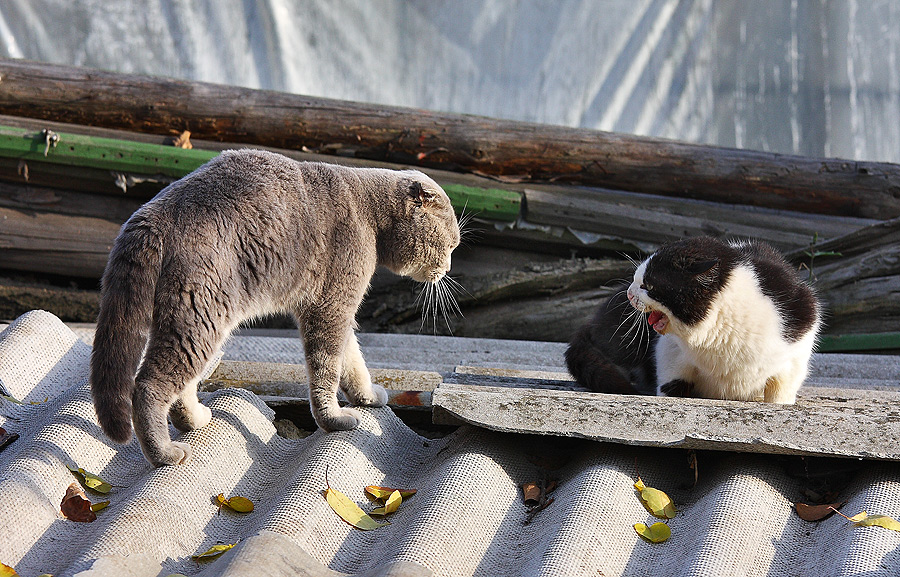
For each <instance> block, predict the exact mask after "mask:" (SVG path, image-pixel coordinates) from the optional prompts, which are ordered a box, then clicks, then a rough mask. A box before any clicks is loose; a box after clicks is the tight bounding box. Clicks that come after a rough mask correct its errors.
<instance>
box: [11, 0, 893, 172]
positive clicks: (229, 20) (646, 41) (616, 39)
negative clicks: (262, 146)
mask: <svg viewBox="0 0 900 577" xmlns="http://www.w3.org/2000/svg"><path fill="white" fill-rule="evenodd" d="M0 56H8V57H14V58H27V59H33V60H41V61H47V62H53V63H58V64H73V65H83V66H90V67H97V68H102V69H108V70H116V71H120V72H135V73H147V74H156V75H166V76H175V77H181V78H186V79H193V80H203V81H211V82H218V83H226V84H236V85H242V86H249V87H260V88H268V89H275V90H282V91H288V92H295V93H302V94H309V95H315V96H324V97H330V98H339V99H347V100H355V101H364V102H375V103H381V104H389V105H403V106H414V107H421V108H430V109H436V110H443V111H450V112H461V113H473V114H482V115H488V116H494V117H500V118H510V119H517V120H529V121H538V122H544V123H550V124H563V125H570V126H581V127H590V128H598V129H602V130H613V131H620V132H630V133H637V134H645V135H652V136H662V137H667V138H675V139H680V140H687V141H693V142H702V143H709V144H719V145H724V146H736V147H738V148H750V149H757V150H766V151H773V152H784V153H797V154H804V155H809V156H837V157H844V158H854V159H861V160H883V161H892V162H900V4H898V3H897V2H895V1H894V0H773V1H767V2H762V3H759V2H745V1H744V0H717V1H713V0H607V1H598V0H307V1H303V2H296V1H293V0H257V1H253V2H247V1H244V0H216V1H211V0H148V1H146V2H141V3H140V5H139V7H138V5H136V4H135V3H133V2H131V1H129V0H75V1H72V2H59V1H57V0H4V2H2V3H0Z"/></svg>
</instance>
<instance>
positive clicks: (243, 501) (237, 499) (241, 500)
mask: <svg viewBox="0 0 900 577" xmlns="http://www.w3.org/2000/svg"><path fill="white" fill-rule="evenodd" d="M215 501H216V504H217V505H218V506H219V507H220V508H221V507H227V508H229V509H231V510H232V511H235V512H237V513H250V512H251V511H253V502H252V501H251V500H250V499H248V498H246V497H241V496H240V495H234V496H233V497H228V498H227V499H226V498H225V495H224V494H223V493H219V494H218V495H216V497H215Z"/></svg>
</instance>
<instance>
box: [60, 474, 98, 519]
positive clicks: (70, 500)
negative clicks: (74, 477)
mask: <svg viewBox="0 0 900 577" xmlns="http://www.w3.org/2000/svg"><path fill="white" fill-rule="evenodd" d="M59 508H60V511H62V514H63V515H64V516H65V517H66V519H69V520H70V521H77V522H79V523H90V522H91V521H95V520H96V519H97V514H96V513H94V511H93V510H92V509H91V502H90V500H89V499H88V498H87V496H86V495H85V494H84V489H82V488H81V485H79V484H78V483H72V484H71V485H69V487H68V489H66V494H65V496H63V499H62V503H60V505H59Z"/></svg>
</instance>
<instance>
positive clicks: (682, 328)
mask: <svg viewBox="0 0 900 577" xmlns="http://www.w3.org/2000/svg"><path fill="white" fill-rule="evenodd" d="M782 326H783V317H782V314H781V313H780V312H779V311H778V309H777V308H776V305H775V303H774V302H773V301H772V299H770V298H769V297H767V296H766V295H765V294H763V292H762V290H761V289H760V286H759V282H758V281H757V278H756V276H755V273H754V271H753V270H752V269H751V268H750V267H748V266H746V265H739V266H738V267H736V268H735V269H734V270H733V271H732V274H731V277H730V278H729V280H728V282H727V283H726V285H725V286H724V287H723V288H722V290H721V291H720V292H719V294H718V295H717V296H716V297H715V298H714V299H713V301H712V303H711V305H710V308H709V310H708V314H707V315H706V317H705V318H704V319H703V320H702V321H700V322H699V323H697V324H695V325H693V326H689V325H685V324H683V323H680V322H673V323H672V324H671V326H670V330H669V331H668V332H667V333H666V334H665V335H662V336H660V339H659V342H658V344H657V349H656V361H657V372H658V382H659V384H660V385H664V384H665V383H667V382H670V381H672V380H676V379H682V380H685V381H687V382H690V383H693V385H694V394H695V396H702V397H706V398H719V399H732V400H745V401H750V400H767V401H772V402H780V403H791V402H793V401H794V399H795V397H796V392H797V389H799V387H800V385H801V384H802V382H803V380H804V379H805V377H806V373H807V366H808V361H809V356H810V354H811V351H812V347H813V345H814V341H815V334H816V331H815V330H812V331H810V332H809V333H808V334H807V335H805V336H804V337H803V338H802V339H800V340H799V341H796V342H788V341H786V340H785V338H784V337H783V336H782V334H783V330H782Z"/></svg>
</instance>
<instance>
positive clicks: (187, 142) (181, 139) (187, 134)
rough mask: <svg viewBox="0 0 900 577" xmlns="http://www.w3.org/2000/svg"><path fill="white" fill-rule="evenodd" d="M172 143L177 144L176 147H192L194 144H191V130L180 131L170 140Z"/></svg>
mask: <svg viewBox="0 0 900 577" xmlns="http://www.w3.org/2000/svg"><path fill="white" fill-rule="evenodd" d="M172 144H173V145H175V146H177V147H178V148H194V145H193V144H191V131H190V130H185V131H184V132H182V133H181V134H180V135H179V136H178V137H176V138H175V140H173V141H172Z"/></svg>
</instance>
